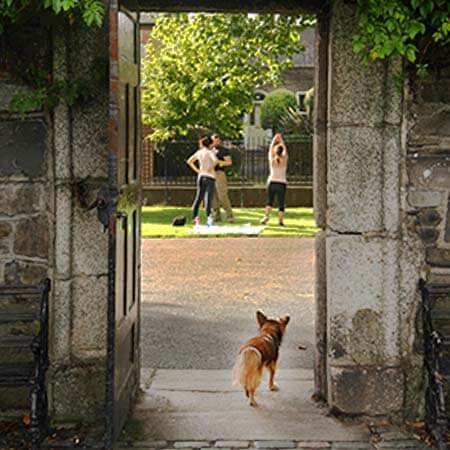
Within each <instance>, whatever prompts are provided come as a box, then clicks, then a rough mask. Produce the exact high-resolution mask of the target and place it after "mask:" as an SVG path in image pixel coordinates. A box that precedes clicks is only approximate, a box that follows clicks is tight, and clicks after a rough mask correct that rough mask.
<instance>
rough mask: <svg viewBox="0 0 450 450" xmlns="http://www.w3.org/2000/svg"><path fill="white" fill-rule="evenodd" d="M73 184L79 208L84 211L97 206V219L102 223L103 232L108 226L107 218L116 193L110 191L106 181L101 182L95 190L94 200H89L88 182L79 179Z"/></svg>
mask: <svg viewBox="0 0 450 450" xmlns="http://www.w3.org/2000/svg"><path fill="white" fill-rule="evenodd" d="M75 186H76V193H77V197H78V200H79V202H80V206H81V208H83V209H84V210H85V211H91V210H92V209H94V208H97V219H98V220H99V222H100V223H101V224H102V225H103V232H105V231H106V230H107V229H108V227H109V220H110V216H111V213H112V211H113V208H114V206H115V200H116V198H117V195H114V194H112V193H111V189H110V188H109V186H108V183H103V184H102V185H101V186H100V189H99V190H98V191H97V195H96V197H95V199H94V201H92V202H89V197H91V196H92V195H91V192H92V188H90V187H89V186H88V183H87V182H86V181H85V180H79V181H77V183H76V184H75Z"/></svg>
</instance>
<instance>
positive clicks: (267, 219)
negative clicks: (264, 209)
mask: <svg viewBox="0 0 450 450" xmlns="http://www.w3.org/2000/svg"><path fill="white" fill-rule="evenodd" d="M268 221H269V216H264V217H263V218H262V219H261V220H260V221H259V223H260V224H261V225H265V224H266V223H267V222H268Z"/></svg>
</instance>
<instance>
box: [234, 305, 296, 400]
mask: <svg viewBox="0 0 450 450" xmlns="http://www.w3.org/2000/svg"><path fill="white" fill-rule="evenodd" d="M256 319H257V320H258V324H259V336H255V337H254V338H251V339H250V340H249V341H247V342H246V343H245V344H244V345H243V346H242V347H241V349H240V351H239V355H238V357H237V359H236V364H235V365H234V369H233V384H237V383H239V384H240V385H241V386H242V387H243V388H244V391H245V395H246V397H247V398H248V399H249V402H250V406H257V403H256V401H255V392H256V389H258V387H259V385H260V384H261V378H262V374H263V369H264V367H266V368H267V369H268V370H269V389H270V390H271V391H276V390H278V387H277V385H276V384H275V381H274V378H275V371H276V369H277V360H278V353H279V348H280V345H281V340H282V339H283V334H284V332H285V330H286V326H287V324H288V323H289V316H286V317H283V318H282V319H278V320H273V319H268V318H267V317H266V316H265V315H264V313H263V312H261V311H258V312H257V313H256Z"/></svg>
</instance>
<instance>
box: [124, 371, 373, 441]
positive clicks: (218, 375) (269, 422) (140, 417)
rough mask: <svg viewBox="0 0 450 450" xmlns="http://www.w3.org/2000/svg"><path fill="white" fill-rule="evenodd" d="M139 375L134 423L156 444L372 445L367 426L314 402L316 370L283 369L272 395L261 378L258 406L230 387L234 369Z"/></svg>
mask: <svg viewBox="0 0 450 450" xmlns="http://www.w3.org/2000/svg"><path fill="white" fill-rule="evenodd" d="M141 374H142V392H141V396H140V399H139V401H138V402H137V405H136V407H135V409H134V414H133V418H132V420H134V421H138V422H139V423H140V424H141V432H142V433H143V434H144V435H145V438H146V440H148V441H149V440H151V441H153V442H154V443H157V442H158V441H165V442H167V441H170V442H175V441H194V443H195V442H197V444H199V443H204V444H205V445H198V447H199V448H200V447H202V446H203V447H204V446H207V445H206V443H210V441H214V442H215V443H217V441H227V442H231V441H236V442H241V441H246V442H247V441H252V442H255V441H257V442H259V441H283V442H284V444H283V445H285V446H286V447H285V448H289V446H290V445H294V444H290V443H289V442H294V441H295V442H297V441H315V442H317V441H324V442H325V441H326V442H333V441H340V442H346V441H365V442H368V440H369V438H370V433H369V431H368V429H367V427H366V426H364V425H363V424H355V423H353V422H352V423H350V424H349V423H344V422H342V421H339V420H337V419H336V418H334V417H331V416H330V415H328V410H327V409H326V408H324V407H320V406H319V405H317V403H315V402H314V401H312V400H311V395H312V393H313V385H314V382H313V371H312V370H307V369H284V370H279V371H278V372H277V377H276V380H277V383H278V385H279V388H280V390H279V391H278V392H270V391H269V390H268V388H267V380H266V379H263V383H262V384H261V386H260V388H259V389H258V391H257V393H256V400H257V402H258V406H257V407H250V406H249V405H248V403H247V400H246V398H245V397H244V395H243V392H242V390H241V389H239V388H238V387H235V386H232V384H231V371H230V370H166V369H157V370H155V369H153V370H152V369H144V370H143V371H142V372H141ZM191 443H192V442H191ZM180 445H181V444H178V446H180ZM261 445H262V444H260V445H259V448H263V447H261ZM155 446H156V445H155ZM295 446H297V444H295ZM191 447H193V445H191ZM229 447H230V445H229ZM271 447H272V448H273V447H274V445H273V442H272V444H271ZM280 447H282V445H281V444H280ZM180 448H181V447H180Z"/></svg>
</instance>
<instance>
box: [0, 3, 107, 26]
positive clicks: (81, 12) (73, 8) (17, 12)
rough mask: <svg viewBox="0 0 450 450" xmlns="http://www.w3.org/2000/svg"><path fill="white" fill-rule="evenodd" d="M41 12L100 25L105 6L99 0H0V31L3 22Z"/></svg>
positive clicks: (34, 15) (15, 20) (72, 20)
mask: <svg viewBox="0 0 450 450" xmlns="http://www.w3.org/2000/svg"><path fill="white" fill-rule="evenodd" d="M43 13H51V14H53V15H55V16H60V17H65V18H67V19H68V20H69V21H70V22H74V21H75V20H76V19H77V18H78V17H81V19H82V20H83V22H84V23H85V24H86V25H88V26H91V25H96V26H101V24H102V22H103V18H104V15H105V7H104V5H103V3H102V1H101V0H0V33H2V32H4V30H5V24H6V25H7V24H14V23H17V22H20V21H21V20H24V19H25V18H27V17H36V16H38V15H42V14H43Z"/></svg>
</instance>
